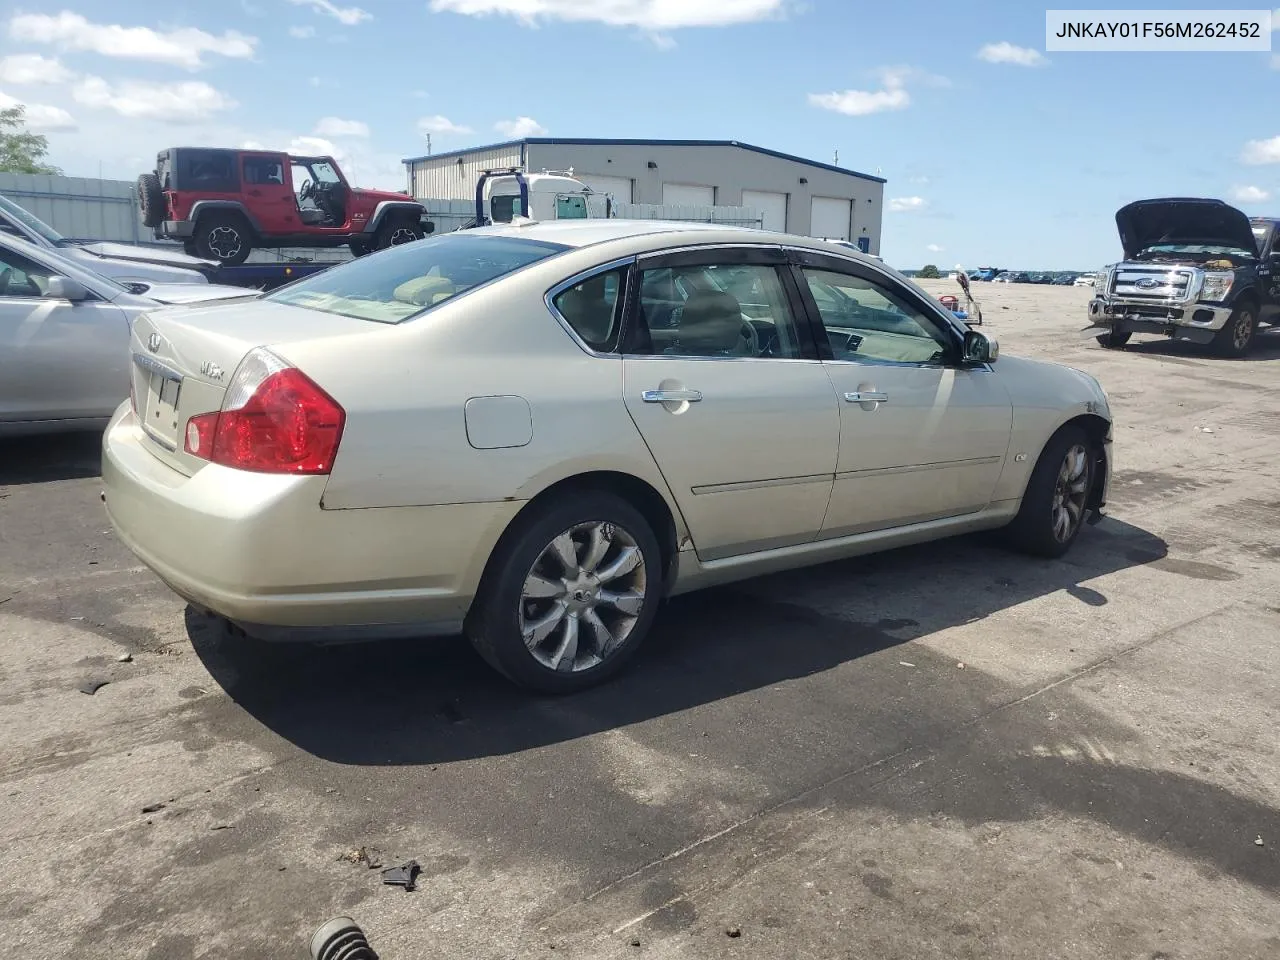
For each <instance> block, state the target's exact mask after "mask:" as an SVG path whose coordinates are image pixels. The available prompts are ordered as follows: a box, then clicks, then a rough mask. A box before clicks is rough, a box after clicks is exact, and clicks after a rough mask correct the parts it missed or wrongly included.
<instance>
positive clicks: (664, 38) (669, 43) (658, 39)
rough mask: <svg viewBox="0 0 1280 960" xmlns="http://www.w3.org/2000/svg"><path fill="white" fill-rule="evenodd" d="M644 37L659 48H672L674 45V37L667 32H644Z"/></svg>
mask: <svg viewBox="0 0 1280 960" xmlns="http://www.w3.org/2000/svg"><path fill="white" fill-rule="evenodd" d="M644 37H645V39H646V40H648V41H649V42H650V43H652V44H653V45H654V46H655V47H657V48H658V49H659V50H674V49H675V47H676V38H675V37H673V36H671V35H670V34H668V33H646V34H645V35H644Z"/></svg>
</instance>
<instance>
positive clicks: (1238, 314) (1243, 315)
mask: <svg viewBox="0 0 1280 960" xmlns="http://www.w3.org/2000/svg"><path fill="white" fill-rule="evenodd" d="M1257 332H1258V314H1257V311H1256V310H1255V309H1254V308H1253V304H1251V303H1242V304H1241V305H1240V306H1238V307H1236V308H1235V310H1234V311H1232V313H1231V319H1229V320H1228V321H1227V323H1226V326H1224V327H1223V328H1222V329H1221V330H1219V331H1218V333H1217V335H1216V336H1215V337H1214V338H1213V346H1214V349H1215V350H1216V351H1217V353H1218V354H1220V355H1221V356H1224V357H1230V358H1233V359H1239V358H1241V357H1246V356H1248V355H1249V351H1250V350H1252V349H1253V340H1254V337H1255V335H1256V334H1257Z"/></svg>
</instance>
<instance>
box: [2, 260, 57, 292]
mask: <svg viewBox="0 0 1280 960" xmlns="http://www.w3.org/2000/svg"><path fill="white" fill-rule="evenodd" d="M51 276H53V273H52V272H51V271H50V270H47V269H46V268H44V267H42V266H41V265H40V264H38V263H36V262H35V261H34V260H28V259H27V258H26V257H22V256H19V255H18V254H16V253H14V252H13V251H11V250H0V297H16V298H22V297H26V298H30V297H43V296H44V294H45V291H46V290H48V289H49V278H50V277H51Z"/></svg>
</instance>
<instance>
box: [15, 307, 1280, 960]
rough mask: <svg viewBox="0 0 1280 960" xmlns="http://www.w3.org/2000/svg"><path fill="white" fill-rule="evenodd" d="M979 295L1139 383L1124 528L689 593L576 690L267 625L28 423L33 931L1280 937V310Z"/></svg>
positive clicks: (21, 809)
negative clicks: (412, 888) (229, 626)
mask: <svg viewBox="0 0 1280 960" xmlns="http://www.w3.org/2000/svg"><path fill="white" fill-rule="evenodd" d="M930 286H931V288H932V289H934V290H935V291H936V292H944V291H951V290H953V289H954V284H948V283H945V282H941V283H935V284H930ZM975 291H976V292H977V293H978V295H979V297H980V298H981V299H982V301H983V303H984V307H985V314H986V318H987V328H988V329H989V330H991V331H993V332H994V333H996V334H997V335H999V336H1000V338H1001V342H1002V347H1003V349H1004V350H1005V352H1007V353H1017V354H1023V355H1030V356H1036V357H1045V358H1052V359H1057V360H1062V361H1064V362H1067V363H1071V364H1074V365H1077V366H1080V367H1083V368H1084V369H1086V370H1089V371H1091V372H1092V373H1094V374H1095V375H1097V376H1098V377H1099V378H1100V379H1101V380H1102V382H1103V384H1104V385H1105V386H1106V387H1107V388H1108V390H1109V391H1110V394H1111V397H1112V401H1113V405H1114V409H1115V412H1116V416H1117V420H1118V424H1117V429H1116V443H1115V453H1116V461H1117V464H1116V465H1117V470H1118V472H1117V475H1116V478H1115V482H1114V485H1113V500H1112V505H1111V511H1110V514H1111V515H1110V518H1109V519H1107V520H1105V521H1104V522H1103V523H1102V524H1101V525H1099V526H1097V527H1094V528H1089V529H1087V530H1086V531H1085V532H1084V534H1083V536H1082V538H1081V541H1080V542H1079V543H1078V545H1077V547H1076V549H1075V550H1074V552H1073V553H1072V554H1071V555H1070V556H1069V557H1068V558H1067V560H1066V561H1064V562H1057V563H1049V562H1033V561H1028V560H1026V559H1024V558H1021V557H1018V556H1014V555H1010V554H1008V553H1005V552H1004V551H1002V550H1001V549H1000V548H999V547H998V546H996V545H994V544H993V543H991V542H990V541H989V540H986V539H981V538H975V539H963V540H957V541H951V542H947V543H943V544H939V545H933V546H928V547H922V548H918V549H911V550H905V551H900V552H897V553H894V554H890V555H886V556H881V557H872V558H865V559H861V560H858V561H852V562H846V563H838V564H833V565H829V566H824V567H820V568H817V569H813V570H808V571H802V572H797V573H790V574H785V575H781V576H775V577H770V578H767V579H762V580H757V581H753V582H749V583H746V584H742V585H740V586H736V587H733V588H729V589H722V590H717V591H715V592H711V593H707V594H704V595H700V596H693V597H689V598H685V599H682V600H681V601H679V602H676V603H674V604H672V605H671V606H670V608H669V609H668V610H667V611H666V613H665V614H664V615H663V617H662V619H661V620H660V622H659V625H658V628H657V632H656V635H655V636H654V637H653V639H652V642H651V644H650V647H649V649H648V651H647V653H646V654H645V655H644V656H643V657H642V660H641V662H640V663H639V664H638V668H637V669H635V670H634V671H632V672H631V673H630V674H628V675H627V676H626V677H625V678H623V679H621V680H619V681H618V682H615V683H614V684H612V685H610V686H609V687H607V688H605V689H601V690H598V691H594V692H591V693H588V694H586V695H583V696H579V697H575V698H572V699H564V700H541V699H534V698H530V697H527V696H524V695H522V694H520V693H518V692H515V691H513V690H512V689H511V688H509V687H508V686H507V685H505V684H504V683H503V682H502V681H500V680H499V679H497V678H496V677H495V676H494V675H493V674H491V673H490V671H489V670H488V669H486V668H485V667H484V666H483V665H482V664H481V663H480V661H479V660H478V659H477V658H476V657H475V656H474V655H473V654H472V653H471V652H470V650H469V649H468V648H467V647H466V646H465V645H464V643H463V642H462V641H460V640H459V641H443V642H441V641H432V642H405V643H393V644H387V645H380V646H366V647H356V648H329V649H316V648H310V647H301V646H299V647H289V648H273V649H264V648H262V647H260V646H256V645H253V644H250V643H246V642H243V641H239V642H237V641H235V640H233V639H231V638H229V637H227V636H225V635H224V634H223V633H222V632H221V631H220V630H219V628H218V627H217V625H216V624H214V623H212V622H210V621H206V620H203V619H201V618H199V617H198V616H195V615H193V614H191V613H190V612H186V611H185V610H184V605H183V604H182V603H181V602H180V601H179V600H177V599H176V598H175V597H174V596H172V595H171V594H170V593H169V592H168V591H167V590H166V589H165V588H163V587H162V586H161V585H160V584H159V583H158V582H157V581H156V580H155V578H154V577H152V576H151V575H150V574H149V573H148V572H147V571H145V570H144V569H143V568H141V567H140V566H138V565H137V564H136V563H135V562H134V560H133V558H132V557H131V556H130V555H128V554H127V553H126V551H124V550H123V549H122V548H121V547H120V546H119V544H118V543H116V541H115V540H114V539H113V538H112V536H111V535H110V534H109V533H108V532H107V523H106V521H105V519H104V516H103V513H102V510H101V504H100V503H99V502H98V490H99V485H98V480H97V476H96V475H97V470H98V458H97V449H96V445H97V440H96V438H63V439H59V440H45V441H34V440H33V441H24V442H21V443H10V444H7V445H0V728H3V729H4V731H5V734H4V736H3V737H2V738H0V777H2V779H3V783H2V784H0V790H2V791H3V794H2V795H3V797H4V802H3V805H0V844H2V845H3V850H4V856H3V860H2V861H0V931H2V932H0V937H2V938H3V941H2V942H3V944H4V946H3V949H0V953H3V955H4V956H6V957H13V958H15V960H17V958H23V960H40V958H64V957H77V958H89V957H112V958H122V957H145V958H149V960H182V958H192V957H206V956H207V957H227V958H245V960H248V958H254V960H266V958H272V960H274V958H283V957H293V956H298V957H300V956H303V955H304V954H305V949H306V939H307V938H308V937H309V934H310V932H311V930H312V929H313V928H314V927H315V926H316V925H318V924H319V923H321V922H322V921H323V920H325V919H327V918H328V917H329V916H330V915H333V914H341V913H350V914H352V915H353V916H355V917H356V918H357V919H359V920H360V921H361V922H362V923H363V924H364V925H365V927H366V929H367V930H368V931H369V933H370V935H371V937H372V938H373V941H374V944H375V946H376V947H377V948H378V950H379V952H380V953H381V954H382V955H383V957H384V960H410V958H425V957H446V956H447V957H454V958H472V957H475V958H495V960H497V958H511V957H520V958H530V957H565V956H567V957H577V958H584V960H586V958H612V957H621V956H628V957H648V958H667V957H671V958H675V957H680V958H693V957H698V958H703V957H706V958H722V957H723V958H738V957H752V958H778V960H783V958H787V960H789V958H796V957H812V958H831V957H867V958H876V960H885V958H904V960H908V958H909V960H919V958H924V957H935V956H936V957H983V958H988V957H991V958H1015V957H1027V958H1036V960H1042V958H1044V957H1055V956H1061V957H1068V956H1069V957H1072V958H1094V957H1097V958H1107V960H1115V958H1151V960H1154V958H1161V957H1163V958H1191V957H1232V958H1237V960H1238V958H1246V957H1270V958H1276V957H1280V763H1278V762H1277V761H1278V760H1280V747H1278V739H1280V738H1278V737H1277V728H1278V724H1280V680H1278V671H1277V660H1278V658H1280V657H1278V650H1280V566H1278V565H1277V560H1280V538H1278V537H1277V533H1278V531H1280V376H1278V375H1280V330H1277V331H1276V332H1274V333H1270V334H1267V335H1266V336H1265V337H1264V338H1263V341H1262V349H1261V350H1259V351H1258V353H1257V354H1256V355H1255V356H1254V357H1253V358H1251V359H1249V360H1246V361H1235V362H1233V361H1226V360H1218V359H1213V358H1211V357H1208V356H1205V355H1204V354H1203V353H1200V352H1197V351H1196V350H1194V349H1192V348H1183V347H1180V346H1174V345H1169V344H1167V343H1163V342H1162V343H1151V344H1149V345H1148V344H1139V345H1136V346H1131V347H1130V349H1128V350H1126V351H1124V352H1107V351H1103V350H1102V349H1100V348H1098V347H1097V346H1096V345H1095V344H1094V343H1093V341H1092V340H1088V341H1082V340H1080V339H1079V337H1078V334H1077V331H1078V330H1079V329H1080V328H1081V327H1082V326H1083V320H1082V317H1083V310H1084V304H1085V303H1086V302H1087V299H1088V296H1089V291H1088V290H1076V289H1071V288H1053V287H1029V286H1013V287H1000V286H992V285H989V284H979V285H975ZM124 654H131V655H132V662H127V663H122V662H117V658H119V657H121V656H122V655H124ZM90 679H100V680H109V681H110V683H109V684H108V685H106V686H104V687H102V688H101V689H100V690H98V691H97V693H96V694H94V695H92V696H87V695H85V694H84V693H81V692H80V691H79V689H78V687H79V686H80V685H81V684H82V683H83V682H85V681H86V680H90ZM153 804H164V806H163V808H161V809H158V810H154V811H153V812H144V808H150V807H151V806H152V805H153ZM1259 839H1261V844H1259V842H1258V840H1259ZM361 846H370V847H375V848H378V849H379V850H381V851H382V852H383V855H384V856H385V857H386V858H387V860H388V862H391V861H393V860H396V859H400V858H408V857H416V858H417V859H418V861H419V862H420V863H421V864H422V866H423V871H424V872H423V875H422V877H421V879H420V886H419V889H418V890H417V891H416V892H414V893H411V894H406V893H403V892H401V891H399V890H397V889H394V888H391V887H384V886H382V885H380V883H379V876H378V873H377V872H376V871H374V870H370V869H368V868H367V867H366V866H364V865H363V864H357V863H352V862H349V860H347V859H344V857H346V856H348V854H349V853H350V852H351V851H353V850H354V849H356V848H359V847H361ZM731 928H732V929H733V930H736V931H737V932H739V933H740V935H739V936H736V937H733V936H730V935H728V933H727V932H726V931H729V930H730V929H731ZM633 942H636V943H638V946H637V945H633Z"/></svg>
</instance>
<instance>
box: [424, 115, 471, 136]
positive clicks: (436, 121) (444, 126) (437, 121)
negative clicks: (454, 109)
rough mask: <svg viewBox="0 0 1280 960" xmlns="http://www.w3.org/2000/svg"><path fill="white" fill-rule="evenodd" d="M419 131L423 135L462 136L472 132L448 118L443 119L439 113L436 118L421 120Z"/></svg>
mask: <svg viewBox="0 0 1280 960" xmlns="http://www.w3.org/2000/svg"><path fill="white" fill-rule="evenodd" d="M418 129H419V130H420V131H421V132H422V133H446V134H448V133H452V134H459V135H461V134H464V133H470V132H471V128H470V127H464V126H461V125H460V124H457V123H454V122H453V121H452V120H450V119H449V118H448V117H442V116H440V114H438V113H437V114H435V115H434V116H431V117H423V118H422V119H421V120H419V121H418Z"/></svg>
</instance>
